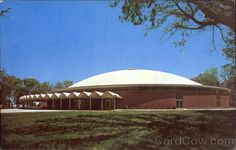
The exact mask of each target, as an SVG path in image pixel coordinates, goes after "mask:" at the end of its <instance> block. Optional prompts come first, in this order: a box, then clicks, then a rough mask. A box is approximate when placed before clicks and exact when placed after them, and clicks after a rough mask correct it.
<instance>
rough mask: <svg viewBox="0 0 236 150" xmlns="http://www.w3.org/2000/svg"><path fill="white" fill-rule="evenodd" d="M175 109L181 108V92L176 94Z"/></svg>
mask: <svg viewBox="0 0 236 150" xmlns="http://www.w3.org/2000/svg"><path fill="white" fill-rule="evenodd" d="M176 108H183V92H182V91H178V92H176Z"/></svg>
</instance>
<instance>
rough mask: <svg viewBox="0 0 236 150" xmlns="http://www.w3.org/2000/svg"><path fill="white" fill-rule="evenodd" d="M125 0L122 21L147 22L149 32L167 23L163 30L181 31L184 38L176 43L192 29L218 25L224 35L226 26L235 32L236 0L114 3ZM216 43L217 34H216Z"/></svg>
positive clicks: (143, 23)
mask: <svg viewBox="0 0 236 150" xmlns="http://www.w3.org/2000/svg"><path fill="white" fill-rule="evenodd" d="M120 3H122V4H121V5H122V6H121V8H122V15H121V16H120V17H119V18H120V19H121V20H122V21H127V22H131V23H132V24H133V25H145V27H146V31H147V33H148V32H150V31H151V30H153V29H158V28H160V27H161V26H162V25H164V26H165V27H164V32H165V33H169V34H170V35H173V34H174V33H176V32H179V33H180V34H181V35H182V39H180V40H179V41H177V42H175V45H176V46H181V45H184V44H185V43H186V39H187V38H188V37H190V35H191V33H192V31H194V30H197V31H202V30H206V29H212V34H213V35H214V31H215V29H218V30H219V32H220V33H221V35H222V37H223V40H224V41H225V42H227V41H226V40H225V38H224V33H223V26H227V27H228V28H229V29H230V30H232V31H234V32H235V0H214V1H213V0H138V1H135V0H122V1H121V0H115V1H114V3H112V5H111V6H112V7H117V6H118V5H119V4H120ZM213 43H214V36H213Z"/></svg>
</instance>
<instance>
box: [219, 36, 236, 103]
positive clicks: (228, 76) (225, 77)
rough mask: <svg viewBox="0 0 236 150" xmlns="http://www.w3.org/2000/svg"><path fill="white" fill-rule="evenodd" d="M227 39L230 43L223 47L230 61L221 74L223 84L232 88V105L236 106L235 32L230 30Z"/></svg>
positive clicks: (223, 67)
mask: <svg viewBox="0 0 236 150" xmlns="http://www.w3.org/2000/svg"><path fill="white" fill-rule="evenodd" d="M227 41H228V43H229V45H228V46H226V47H225V48H224V49H223V52H224V55H225V57H226V58H227V60H228V61H229V63H228V64H226V65H224V66H222V71H221V74H220V76H221V79H222V86H224V87H227V88H229V89H231V100H232V102H231V106H236V66H235V62H236V60H235V59H236V51H235V34H233V33H230V32H229V38H227Z"/></svg>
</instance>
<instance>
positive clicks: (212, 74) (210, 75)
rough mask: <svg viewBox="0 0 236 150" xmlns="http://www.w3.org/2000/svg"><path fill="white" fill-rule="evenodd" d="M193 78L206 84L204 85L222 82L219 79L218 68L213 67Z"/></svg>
mask: <svg viewBox="0 0 236 150" xmlns="http://www.w3.org/2000/svg"><path fill="white" fill-rule="evenodd" d="M192 80H194V81H196V82H198V83H201V84H204V85H211V86H219V85H220V82H219V79H218V70H217V68H211V69H209V70H206V71H205V72H204V73H202V74H200V75H198V76H197V77H195V78H192Z"/></svg>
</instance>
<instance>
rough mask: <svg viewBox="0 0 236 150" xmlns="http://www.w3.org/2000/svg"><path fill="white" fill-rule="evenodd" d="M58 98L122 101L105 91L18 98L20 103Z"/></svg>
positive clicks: (32, 95) (47, 94) (119, 97)
mask: <svg viewBox="0 0 236 150" xmlns="http://www.w3.org/2000/svg"><path fill="white" fill-rule="evenodd" d="M60 98H64V99H66V98H68V99H69V98H74V99H90V98H92V99H122V97H121V96H120V95H119V94H117V93H114V92H111V91H105V92H99V91H94V92H87V91H83V92H71V93H70V92H62V93H46V94H31V95H23V96H21V97H20V98H19V100H20V102H21V101H26V100H27V101H28V100H43V99H44V100H48V99H60Z"/></svg>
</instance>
